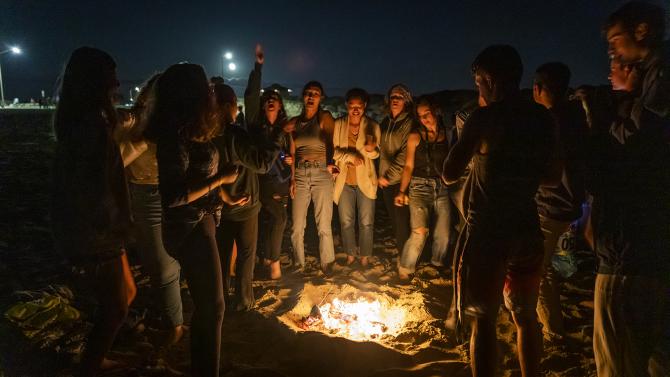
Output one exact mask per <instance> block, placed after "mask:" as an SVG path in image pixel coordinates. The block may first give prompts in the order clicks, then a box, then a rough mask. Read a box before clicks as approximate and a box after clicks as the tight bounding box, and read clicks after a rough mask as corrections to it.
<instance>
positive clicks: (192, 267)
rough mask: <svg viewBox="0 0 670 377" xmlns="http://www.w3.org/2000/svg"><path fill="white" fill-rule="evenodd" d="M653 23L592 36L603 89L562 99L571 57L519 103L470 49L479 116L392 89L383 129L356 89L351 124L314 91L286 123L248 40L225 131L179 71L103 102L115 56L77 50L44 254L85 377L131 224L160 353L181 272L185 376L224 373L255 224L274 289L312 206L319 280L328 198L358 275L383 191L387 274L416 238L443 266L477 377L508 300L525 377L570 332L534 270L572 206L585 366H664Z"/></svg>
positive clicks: (542, 270)
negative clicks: (603, 49) (54, 272)
mask: <svg viewBox="0 0 670 377" xmlns="http://www.w3.org/2000/svg"><path fill="white" fill-rule="evenodd" d="M662 16H663V10H662V9H661V8H659V7H656V6H653V5H650V4H646V3H641V2H631V3H628V4H626V5H624V6H623V7H622V8H621V9H619V10H618V11H617V12H615V13H614V14H612V15H611V16H610V18H609V20H608V22H607V24H606V27H605V29H604V32H605V34H606V37H607V40H608V42H609V44H610V51H609V53H610V56H611V58H612V60H611V61H612V67H611V72H612V73H611V76H610V79H611V81H612V83H613V88H614V90H615V91H614V92H611V93H610V92H609V91H608V93H601V92H598V91H593V90H589V88H582V89H580V90H578V91H577V92H576V93H575V98H576V99H579V100H580V101H578V102H575V101H569V100H568V93H569V81H570V70H569V68H568V67H567V66H566V65H565V64H562V63H558V62H555V63H547V64H544V65H542V66H540V67H539V68H538V69H537V70H536V72H535V76H534V84H533V99H534V101H532V100H530V99H528V98H525V97H524V96H523V95H522V93H521V91H520V89H519V84H520V81H521V76H522V72H523V65H522V62H521V59H520V57H519V54H518V53H517V51H516V50H515V49H514V48H512V47H511V46H506V45H494V46H490V47H488V48H486V49H485V50H483V51H482V52H481V53H480V54H479V55H478V56H477V57H476V59H475V60H474V62H473V64H472V73H473V77H474V81H475V85H476V86H477V89H478V92H479V100H478V103H477V104H476V106H470V107H469V108H468V109H467V110H466V109H464V110H463V111H459V112H457V114H456V115H455V118H454V120H455V122H454V123H455V127H447V126H446V125H445V123H446V122H445V117H444V115H443V114H442V111H441V109H440V107H439V105H438V104H437V103H436V101H435V99H434V98H432V97H430V96H422V97H419V98H418V99H417V100H416V101H415V99H414V97H413V96H412V94H411V92H410V90H409V89H408V88H407V87H406V86H405V85H402V84H396V85H393V86H392V87H391V88H390V89H389V91H388V93H387V95H386V98H385V103H386V105H387V115H386V116H385V117H384V119H383V120H382V121H381V124H378V123H377V122H376V121H375V120H373V119H372V118H370V117H368V116H367V115H366V106H367V104H368V102H369V96H368V94H367V93H366V91H365V90H363V89H359V88H354V89H351V90H349V91H348V92H347V93H346V96H345V102H346V108H347V113H346V114H345V115H344V116H342V117H340V118H338V119H334V118H333V116H332V115H331V114H330V113H329V112H327V111H325V110H323V109H322V106H321V101H322V99H323V98H324V96H325V93H324V89H323V86H322V85H321V84H320V83H319V82H317V81H310V82H308V83H307V84H306V85H305V86H304V88H303V91H302V100H303V109H302V112H301V113H300V115H298V116H296V117H294V118H291V119H289V118H288V117H287V115H286V111H285V109H284V104H283V100H282V97H281V96H280V95H279V93H277V92H274V91H265V92H263V91H262V90H261V72H262V67H263V64H264V61H265V57H264V53H263V50H262V48H261V47H260V46H257V48H256V54H255V59H256V60H255V67H254V70H253V71H252V72H251V74H250V77H249V84H248V87H247V89H246V91H245V93H244V104H245V106H244V107H245V117H244V119H245V122H244V123H245V124H243V125H242V124H236V119H239V118H238V111H239V110H238V100H237V96H236V94H235V92H234V90H233V89H232V88H231V87H230V86H228V85H226V84H225V83H224V80H223V79H222V78H218V77H214V78H211V79H208V78H207V76H206V74H205V71H204V70H203V68H202V67H201V66H199V65H195V64H189V63H180V64H175V65H172V66H170V67H169V68H167V69H166V70H165V71H163V72H161V73H159V74H156V75H154V76H153V77H151V78H150V79H149V80H148V81H147V82H146V83H145V85H144V86H143V89H142V90H141V92H140V94H139V96H138V98H137V100H136V102H135V105H134V107H133V109H132V110H131V111H130V112H125V111H118V110H117V109H115V107H114V103H113V98H114V93H115V91H116V89H117V87H118V85H119V83H118V80H117V78H116V64H115V62H114V60H113V59H112V58H111V57H110V56H109V55H108V54H106V53H105V52H103V51H100V50H98V49H94V48H89V47H82V48H79V49H77V50H75V51H74V52H73V53H72V55H71V57H70V60H69V62H68V64H67V66H66V68H65V71H64V74H63V77H62V85H61V90H60V96H59V97H60V101H59V103H58V107H57V110H56V115H55V121H54V126H55V127H54V128H55V131H56V136H57V141H58V143H57V150H56V159H55V164H54V174H53V175H54V200H53V205H52V220H53V224H54V226H53V229H54V235H55V239H56V245H57V247H58V249H59V250H61V251H62V252H63V253H64V254H65V255H66V256H67V257H68V259H69V260H70V261H71V262H72V263H73V265H75V266H76V267H77V268H78V270H79V271H81V273H82V275H83V276H84V277H85V278H86V279H88V280H87V281H89V282H90V283H91V284H90V287H91V288H92V289H94V290H95V292H96V296H97V297H98V299H99V300H100V308H101V310H100V313H99V314H100V315H99V317H98V319H97V320H96V322H95V326H94V328H93V330H92V332H91V335H90V337H89V341H88V343H87V346H86V349H85V352H84V355H83V357H82V362H81V375H82V376H91V375H95V374H96V373H98V371H99V370H100V369H106V368H110V367H113V366H114V362H113V361H111V360H107V359H105V358H104V355H105V353H106V352H107V351H108V350H109V348H110V347H111V344H112V342H113V340H114V338H115V335H116V332H117V331H118V329H119V327H120V326H121V323H122V322H123V320H124V318H125V316H126V314H127V310H128V307H129V305H130V303H131V302H132V301H133V299H134V297H135V293H136V288H135V284H134V281H133V277H132V273H131V271H130V268H129V265H128V260H127V257H126V254H125V248H126V246H127V243H128V241H129V239H130V238H131V235H130V234H131V229H132V228H133V227H134V232H133V234H134V237H135V240H136V243H137V249H138V251H139V256H140V260H141V263H142V265H143V266H144V268H145V269H146V271H147V272H148V274H149V276H150V282H151V287H152V289H153V290H154V291H155V293H156V294H155V295H154V296H153V297H154V298H155V299H156V301H157V303H158V305H157V307H158V308H159V311H158V317H159V318H160V319H161V324H162V325H163V326H164V327H165V328H166V330H167V332H168V334H169V341H170V342H176V341H177V340H178V339H179V338H180V337H181V336H182V334H183V332H184V325H183V316H182V307H181V296H180V286H179V280H180V272H181V273H183V277H185V278H186V280H187V282H188V288H189V292H190V295H191V297H192V298H193V302H194V312H193V317H192V320H191V330H190V331H191V336H190V339H191V360H192V371H193V374H194V375H196V376H218V373H219V362H220V353H221V352H220V351H221V350H220V348H221V327H222V322H223V317H224V312H225V311H226V310H231V309H232V310H234V311H240V312H244V311H248V310H251V309H252V308H253V307H254V296H253V287H252V280H253V278H254V269H255V264H256V251H257V250H256V249H257V246H258V240H259V233H260V234H261V237H260V238H261V240H262V245H263V247H262V250H261V254H262V258H261V259H262V263H263V264H264V265H265V266H267V267H268V272H269V275H270V277H271V278H272V279H279V278H280V277H281V274H282V271H281V267H280V263H279V256H280V253H281V251H282V250H281V249H282V238H283V234H284V231H285V228H286V226H287V223H288V219H289V212H288V209H289V202H290V210H291V211H290V216H291V223H292V227H291V243H292V247H293V268H294V270H295V272H297V273H300V272H301V271H303V270H304V269H305V268H306V265H305V246H304V244H305V242H304V237H305V228H306V225H307V213H308V208H309V205H310V203H313V205H314V215H315V220H316V226H317V231H318V236H319V261H320V267H321V270H322V271H323V273H324V274H325V275H331V274H332V273H333V263H334V261H335V248H334V243H333V233H332V225H331V223H332V216H333V208H334V207H333V202H334V203H335V204H336V205H337V209H338V214H339V221H340V228H341V232H340V233H341V237H342V247H343V249H344V251H345V252H346V253H347V259H346V263H347V264H352V263H355V262H356V261H357V260H358V263H360V265H361V266H362V267H363V268H364V267H366V266H368V264H369V263H370V257H371V256H372V252H373V234H374V221H375V201H376V199H377V193H378V191H381V193H382V196H383V201H384V204H385V206H386V210H387V213H388V215H389V219H390V221H391V225H392V228H393V236H394V239H395V246H396V248H397V250H398V257H397V270H398V277H399V279H400V280H401V281H408V280H409V279H410V278H411V275H412V274H413V273H414V272H415V269H416V265H417V261H418V259H419V257H420V255H421V252H422V251H423V249H424V247H425V245H426V242H427V239H428V237H429V235H432V245H431V251H432V254H431V259H430V261H431V264H433V265H435V266H438V267H439V266H445V265H446V266H453V273H454V283H455V287H456V288H455V294H454V305H453V308H454V310H453V312H452V314H453V318H452V319H453V323H454V324H455V325H456V326H457V327H458V328H460V329H462V328H464V327H465V326H469V328H470V331H471V343H470V344H471V362H472V372H473V375H475V376H492V375H493V374H494V372H495V369H496V367H495V365H496V342H495V339H496V327H495V324H496V317H497V314H498V308H499V306H500V305H501V304H502V303H504V304H505V306H506V307H507V308H508V309H509V310H510V311H511V312H512V317H513V319H514V322H515V324H516V326H517V329H518V336H517V341H518V347H519V359H520V364H521V371H522V374H523V375H524V376H537V375H539V360H540V354H541V350H542V344H541V336H540V335H539V334H540V326H538V318H539V321H540V322H541V324H542V331H543V332H544V335H545V338H547V339H548V340H560V339H561V338H562V337H563V336H564V335H565V332H564V329H563V320H562V315H561V308H560V297H559V291H558V285H557V282H556V279H555V276H554V273H553V271H552V268H551V263H550V262H551V258H552V255H553V253H554V250H555V249H556V243H557V240H558V237H559V236H560V235H561V234H563V233H564V232H565V231H567V230H568V227H569V226H570V224H571V223H572V222H574V221H575V220H577V219H578V218H580V217H581V216H582V203H583V202H584V201H585V198H586V197H587V193H588V194H589V195H590V196H591V197H592V202H593V204H592V207H593V211H592V216H591V220H590V222H589V223H588V224H590V225H591V226H590V227H587V228H589V229H592V230H591V231H590V232H588V234H589V235H590V236H589V237H587V238H588V239H589V240H590V241H591V244H592V247H594V249H595V251H596V253H597V255H598V257H599V258H600V267H599V270H598V276H597V279H596V290H595V329H594V352H595V356H596V364H597V368H598V374H599V376H622V375H626V376H648V375H653V376H657V375H661V374H654V373H659V372H654V370H657V369H658V368H660V367H659V366H658V364H660V362H659V361H658V357H656V356H657V355H658V354H659V352H660V353H662V352H661V351H659V350H662V348H659V345H661V339H666V340H667V339H669V338H670V334H668V333H667V332H668V331H667V327H668V324H667V315H666V314H665V313H666V312H667V309H663V303H664V301H665V296H666V295H667V294H668V282H667V277H668V276H670V271H669V270H670V268H668V267H669V266H668V264H669V263H668V260H669V257H668V250H669V248H668V247H669V246H670V237H669V235H668V232H669V231H670V227H668V224H670V222H669V221H668V220H670V216H669V213H670V209H669V208H668V207H669V205H670V199H669V198H668V192H669V191H668V190H667V188H668V183H670V177H669V173H668V171H670V169H667V166H668V165H667V163H668V162H670V159H669V157H668V156H669V153H670V150H669V148H670V147H668V130H669V124H670V80H668V77H670V76H668V75H669V74H670V73H669V72H668V71H667V69H668V68H667V67H668V66H667V63H666V62H665V60H663V58H662V50H661V47H660V46H661V43H662V40H663V35H664V31H665V24H664V20H663V19H662ZM664 74H665V76H664ZM603 98H605V100H603ZM375 160H378V161H375ZM379 189H381V190H379ZM259 227H260V228H261V229H262V231H261V232H259ZM457 232H459V233H460V234H459V235H458V237H457ZM356 233H358V240H357V237H356ZM452 250H453V256H450V255H448V254H449V252H450V251H452ZM233 276H234V277H235V279H234V282H235V286H234V289H232V288H233V287H231V284H232V279H231V278H232V277H233ZM233 291H234V295H233V296H229V293H230V292H233ZM622 308H623V309H622ZM664 310H665V311H664ZM664 316H665V317H664ZM663 320H665V321H666V323H665V324H664V323H663ZM664 336H665V338H664ZM650 360H656V361H654V363H656V364H655V365H656V367H652V366H651V365H652V364H654V363H652V362H650ZM654 368H657V369H654ZM660 373H663V372H660Z"/></svg>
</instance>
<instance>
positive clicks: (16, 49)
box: [9, 46, 23, 54]
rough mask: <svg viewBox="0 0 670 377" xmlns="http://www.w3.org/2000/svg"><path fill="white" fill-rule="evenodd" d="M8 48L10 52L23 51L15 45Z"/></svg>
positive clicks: (18, 52) (17, 52)
mask: <svg viewBox="0 0 670 377" xmlns="http://www.w3.org/2000/svg"><path fill="white" fill-rule="evenodd" d="M9 50H10V51H11V52H12V54H20V53H21V52H23V51H21V49H20V48H18V47H16V46H15V47H11V48H10V49H9Z"/></svg>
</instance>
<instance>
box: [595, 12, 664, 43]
mask: <svg viewBox="0 0 670 377" xmlns="http://www.w3.org/2000/svg"><path fill="white" fill-rule="evenodd" d="M643 23H646V24H647V25H649V38H647V41H646V43H647V44H648V45H649V46H658V45H660V44H661V43H662V42H663V38H664V37H665V10H664V9H663V8H662V7H661V6H658V5H655V4H650V3H647V2H644V1H631V2H628V3H626V4H624V5H622V6H621V7H620V8H619V9H617V10H616V11H614V13H612V14H610V16H609V17H608V18H607V21H605V25H604V26H603V32H604V33H607V31H608V30H609V29H610V28H612V27H614V26H615V25H618V24H620V25H621V26H622V27H623V28H624V29H625V30H626V31H627V32H628V33H630V34H634V33H635V28H636V27H637V26H638V25H640V24H643Z"/></svg>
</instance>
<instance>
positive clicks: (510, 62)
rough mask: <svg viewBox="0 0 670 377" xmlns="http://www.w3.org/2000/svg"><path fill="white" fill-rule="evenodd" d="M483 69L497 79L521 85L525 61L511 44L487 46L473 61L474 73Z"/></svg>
mask: <svg viewBox="0 0 670 377" xmlns="http://www.w3.org/2000/svg"><path fill="white" fill-rule="evenodd" d="M478 70H482V71H484V72H486V73H488V74H489V75H491V76H492V77H493V78H494V79H496V80H503V81H505V82H508V83H510V84H515V85H519V83H520V82H521V75H522V74H523V63H522V62H521V56H519V53H518V52H517V51H516V49H515V48H514V47H512V46H509V45H492V46H489V47H487V48H485V49H484V50H483V51H482V52H480V53H479V55H477V57H476V58H475V60H474V61H473V62H472V74H473V75H474V74H475V73H476V72H477V71H478Z"/></svg>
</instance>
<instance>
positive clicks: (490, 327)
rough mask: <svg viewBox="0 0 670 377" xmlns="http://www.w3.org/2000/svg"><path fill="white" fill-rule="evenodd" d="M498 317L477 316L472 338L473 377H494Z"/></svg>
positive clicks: (471, 362)
mask: <svg viewBox="0 0 670 377" xmlns="http://www.w3.org/2000/svg"><path fill="white" fill-rule="evenodd" d="M497 362H498V360H497V358H496V317H495V316H493V317H492V318H491V317H489V318H485V317H481V318H475V319H474V320H473V321H472V337H471V338H470V366H471V368H472V376H473V377H493V375H494V374H495V370H496V363H497Z"/></svg>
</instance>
